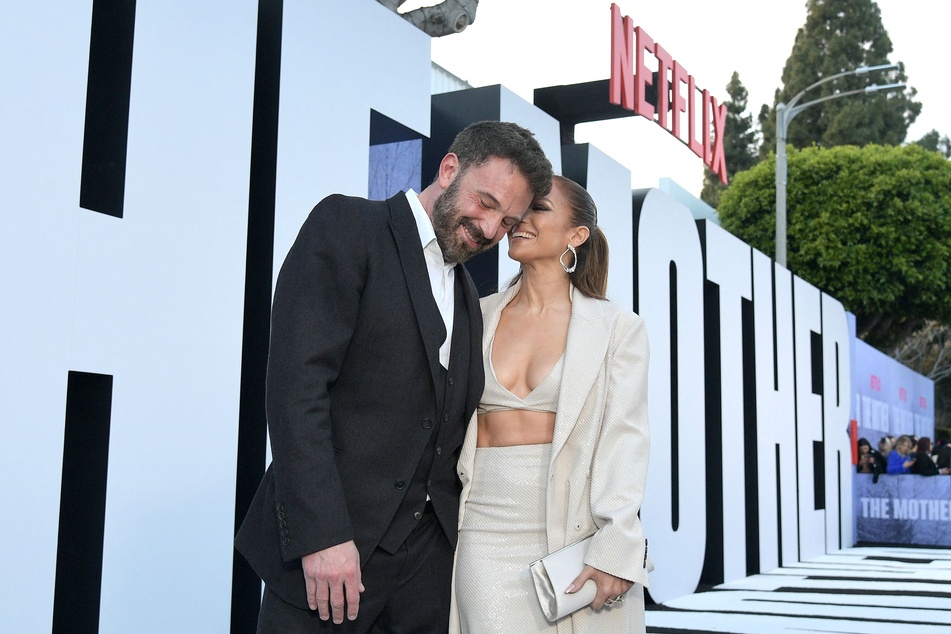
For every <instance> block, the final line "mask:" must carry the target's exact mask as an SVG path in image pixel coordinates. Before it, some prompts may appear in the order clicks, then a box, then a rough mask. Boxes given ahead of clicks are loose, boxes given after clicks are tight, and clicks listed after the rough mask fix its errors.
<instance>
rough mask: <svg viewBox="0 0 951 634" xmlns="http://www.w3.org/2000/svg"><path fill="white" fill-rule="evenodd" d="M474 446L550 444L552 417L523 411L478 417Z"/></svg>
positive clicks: (491, 413) (546, 413)
mask: <svg viewBox="0 0 951 634" xmlns="http://www.w3.org/2000/svg"><path fill="white" fill-rule="evenodd" d="M478 425H479V434H478V436H477V438H476V446H477V447H511V446H514V445H543V444H545V443H550V442H551V439H552V437H553V436H554V433H555V414H554V413H552V412H533V411H530V410H526V409H513V410H502V411H498V412H486V413H485V414H479V422H478Z"/></svg>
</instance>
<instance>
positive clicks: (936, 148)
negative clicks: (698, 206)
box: [727, 130, 951, 165]
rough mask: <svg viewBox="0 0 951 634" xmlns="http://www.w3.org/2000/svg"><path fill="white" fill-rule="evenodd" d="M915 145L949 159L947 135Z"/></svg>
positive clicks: (934, 132)
mask: <svg viewBox="0 0 951 634" xmlns="http://www.w3.org/2000/svg"><path fill="white" fill-rule="evenodd" d="M915 144H916V145H920V146H921V147H923V148H925V149H926V150H931V151H932V152H941V153H942V154H943V155H944V158H951V139H949V138H948V136H947V135H945V136H941V135H940V134H939V133H938V131H937V130H932V131H931V132H929V133H928V134H926V135H924V136H923V137H921V138H920V139H918V140H917V141H915ZM727 165H729V163H727Z"/></svg>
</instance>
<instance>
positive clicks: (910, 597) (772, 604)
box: [647, 547, 951, 634]
mask: <svg viewBox="0 0 951 634" xmlns="http://www.w3.org/2000/svg"><path fill="white" fill-rule="evenodd" d="M647 631H648V632H649V633H651V632H653V633H656V634H668V633H671V634H672V633H674V632H678V633H679V632H690V633H700V632H733V633H735V634H747V633H749V634H773V633H779V632H796V633H801V632H826V633H828V632H836V633H842V632H854V633H855V634H878V633H882V634H909V633H914V634H918V633H919V632H920V633H921V634H928V633H931V632H934V633H935V634H937V633H938V632H941V633H943V634H951V550H948V549H925V548H889V547H874V548H872V547H867V548H866V547H863V548H848V549H845V550H842V551H839V552H838V553H835V554H832V555H826V556H824V557H819V558H817V559H813V560H811V561H807V562H802V563H798V564H795V565H792V566H786V567H783V568H780V569H778V570H774V571H772V572H770V573H767V574H761V575H755V576H753V577H748V578H746V579H743V580H742V581H736V582H733V583H725V584H723V585H720V586H716V587H715V588H713V589H712V590H710V591H708V592H701V593H698V594H693V595H690V596H687V597H683V598H680V599H676V600H674V601H670V602H668V603H666V604H663V605H656V606H651V607H650V608H649V609H648V611H647Z"/></svg>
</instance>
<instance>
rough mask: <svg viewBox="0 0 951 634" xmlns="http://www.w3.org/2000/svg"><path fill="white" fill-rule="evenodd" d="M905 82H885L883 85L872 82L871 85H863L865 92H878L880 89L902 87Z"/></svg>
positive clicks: (904, 85)
mask: <svg viewBox="0 0 951 634" xmlns="http://www.w3.org/2000/svg"><path fill="white" fill-rule="evenodd" d="M905 87H906V84H885V85H884V86H879V85H878V84H872V85H871V86H866V87H865V92H866V94H868V93H870V92H878V91H880V90H898V89H899V88H902V89H904V88H905Z"/></svg>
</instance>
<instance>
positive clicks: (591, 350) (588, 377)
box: [551, 287, 611, 464]
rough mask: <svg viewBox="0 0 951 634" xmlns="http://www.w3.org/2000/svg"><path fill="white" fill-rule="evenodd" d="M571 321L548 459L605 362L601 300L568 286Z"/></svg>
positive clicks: (606, 338) (607, 334) (575, 418)
mask: <svg viewBox="0 0 951 634" xmlns="http://www.w3.org/2000/svg"><path fill="white" fill-rule="evenodd" d="M571 296H572V304H571V323H570V324H569V325H568V342H567V344H566V346H565V372H564V376H563V377H562V379H561V387H560V388H559V391H558V412H557V413H556V414H555V433H554V436H553V438H552V444H551V461H552V464H554V461H555V457H556V456H557V455H558V452H559V451H560V450H561V448H562V447H564V445H565V442H566V441H567V440H568V436H569V435H570V434H571V430H572V429H574V426H575V424H576V423H577V422H578V418H579V417H580V415H581V410H582V408H583V407H584V404H585V402H586V401H587V399H588V394H589V393H590V392H591V388H592V387H593V386H594V384H595V381H597V378H598V373H599V372H600V371H601V367H602V366H603V365H604V356H605V354H606V353H607V350H608V344H609V343H610V340H611V329H610V328H609V323H608V322H607V321H606V320H605V318H604V312H603V311H602V310H601V306H600V302H601V300H598V299H592V298H590V297H585V296H584V295H582V294H581V293H580V292H577V291H575V289H574V287H572V289H571Z"/></svg>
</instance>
